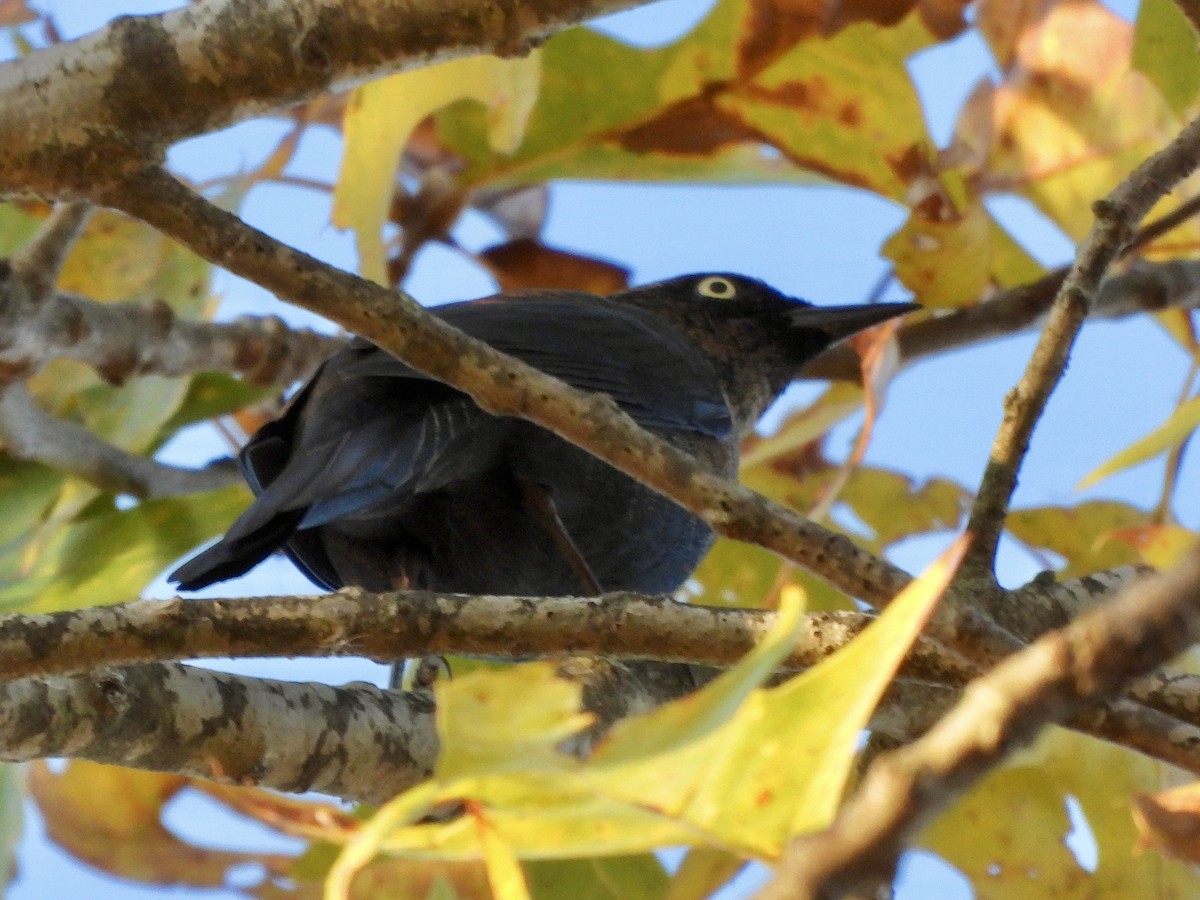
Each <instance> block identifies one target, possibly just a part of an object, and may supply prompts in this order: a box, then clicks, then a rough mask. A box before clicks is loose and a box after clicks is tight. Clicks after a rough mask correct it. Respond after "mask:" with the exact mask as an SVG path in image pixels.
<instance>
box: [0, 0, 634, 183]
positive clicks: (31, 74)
mask: <svg viewBox="0 0 1200 900" xmlns="http://www.w3.org/2000/svg"><path fill="white" fill-rule="evenodd" d="M640 2H644V0H568V2H564V0H261V2H257V3H251V4H247V3H242V2H240V0H208V2H206V3H203V4H199V5H188V6H185V7H184V8H182V9H177V10H173V11H171V12H167V13H162V14H160V15H153V16H125V17H122V18H119V19H116V20H114V21H113V22H111V23H110V24H109V25H108V26H107V27H105V28H102V29H100V30H98V31H96V32H93V33H92V34H89V35H87V36H85V37H83V38H80V39H78V40H75V41H69V42H64V43H59V44H53V45H51V46H50V47H47V48H45V49H43V50H40V51H38V52H37V53H35V54H31V55H28V56H24V57H20V58H18V59H15V60H12V61H11V62H7V63H5V64H3V65H0V94H2V95H3V96H4V98H5V102H4V103H3V104H0V190H3V191H7V192H29V191H36V192H40V193H41V194H43V195H44V196H66V195H71V194H75V195H86V194H87V192H88V191H89V190H90V186H91V185H94V184H95V183H96V182H97V180H98V179H99V180H103V179H104V178H112V179H118V178H120V177H121V176H122V173H124V172H127V171H128V168H129V166H130V165H131V164H137V163H145V162H149V161H156V160H158V159H160V158H161V155H162V152H163V149H164V148H165V147H166V146H167V145H169V144H171V143H174V142H175V141H178V140H181V139H182V138H186V137H191V136H193V135H197V134H201V133H206V132H210V131H216V130H218V129H220V128H223V127H225V126H227V125H230V124H232V123H234V122H238V121H241V120H244V119H246V118H249V117H252V116H255V115H259V114H261V113H262V112H264V111H266V110H269V109H278V108H280V107H283V106H287V105H290V104H295V103H300V102H302V101H304V100H307V99H310V98H312V97H315V96H317V95H319V94H321V93H324V92H326V91H329V90H334V89H339V88H346V87H349V86H352V85H354V84H356V83H359V82H363V81H366V80H369V79H371V78H376V77H379V76H381V75H386V74H389V73H391V72H398V71H401V70H403V69H408V68H416V67H419V66H424V65H428V64H430V63H434V62H439V61H442V60H445V59H449V58H452V57H456V56H467V55H472V54H478V53H493V54H495V55H497V56H513V55H519V54H522V53H525V52H527V51H528V50H529V49H530V48H531V47H533V46H535V45H536V44H538V43H539V42H540V41H542V40H544V39H545V38H547V37H549V36H550V35H551V34H553V33H554V32H556V31H560V30H562V29H563V28H566V27H568V26H570V25H574V24H577V23H578V22H581V21H583V20H585V19H589V18H592V17H594V16H598V15H602V14H605V13H610V12H616V11H617V10H620V9H626V8H629V7H631V6H637V5H639V3H640ZM247 47H253V48H254V52H253V53H252V54H249V55H248V54H247V53H246V48H247ZM266 73H269V75H270V77H266Z"/></svg>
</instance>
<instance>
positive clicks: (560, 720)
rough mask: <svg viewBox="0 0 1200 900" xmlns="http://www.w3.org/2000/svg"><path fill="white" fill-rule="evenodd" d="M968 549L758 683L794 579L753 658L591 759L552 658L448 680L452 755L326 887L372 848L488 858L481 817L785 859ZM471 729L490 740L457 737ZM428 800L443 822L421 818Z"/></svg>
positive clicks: (550, 852)
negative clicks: (830, 646) (794, 666)
mask: <svg viewBox="0 0 1200 900" xmlns="http://www.w3.org/2000/svg"><path fill="white" fill-rule="evenodd" d="M963 546H964V542H963V541H962V540H960V541H959V542H958V544H956V546H955V548H954V550H953V551H951V552H949V553H948V554H947V556H946V558H945V559H943V560H942V561H941V562H939V563H938V564H936V565H935V566H933V567H932V568H931V570H930V572H929V573H927V574H926V575H924V576H922V578H920V579H918V580H917V581H915V582H914V583H913V584H912V585H911V586H910V587H909V588H908V589H907V590H906V591H905V592H903V593H902V594H901V595H900V596H899V597H897V598H896V600H895V601H894V602H893V604H892V605H891V607H890V608H889V609H888V610H887V611H886V612H885V613H884V614H883V615H882V616H881V617H880V618H879V620H878V621H877V622H876V623H874V624H873V625H872V626H871V627H870V628H868V629H867V630H866V631H865V632H863V634H861V635H860V636H859V637H858V638H857V639H856V640H855V641H854V642H853V643H852V644H851V645H850V646H849V647H847V648H846V649H844V650H843V651H841V652H840V653H838V654H835V655H834V656H833V657H831V658H830V659H828V660H826V661H825V662H824V663H822V664H821V665H820V666H817V667H816V668H814V669H813V670H811V671H810V672H808V673H806V674H804V675H801V676H799V677H797V678H795V679H792V680H791V681H789V682H787V683H785V684H783V685H781V686H779V687H775V688H770V689H767V690H764V689H762V688H759V687H757V685H758V684H760V683H761V682H762V680H763V679H764V678H766V677H767V675H769V674H770V673H771V672H772V671H774V669H775V667H776V666H777V665H778V663H779V660H780V659H781V658H782V657H783V655H785V654H786V653H787V652H788V650H789V649H790V648H791V646H792V644H793V642H794V639H795V638H794V635H795V633H796V629H797V627H798V623H799V610H800V606H801V603H802V598H801V596H800V592H799V591H798V590H796V589H794V588H792V589H788V590H785V591H784V592H783V596H782V597H781V609H780V613H779V616H778V617H777V619H776V622H775V624H774V625H773V627H772V629H771V630H770V632H769V633H768V635H767V637H766V639H765V640H764V641H763V642H762V643H761V644H760V645H759V646H757V647H756V648H755V649H754V650H752V651H751V652H750V653H749V654H747V655H746V657H745V658H744V659H743V660H741V661H740V662H739V663H738V664H737V665H735V666H733V667H732V668H730V669H729V670H728V671H726V672H724V673H723V674H722V675H720V676H718V677H717V678H716V679H714V680H713V681H712V682H711V683H710V684H708V685H707V686H706V687H704V688H703V689H701V690H700V691H698V692H697V693H695V694H693V695H691V696H689V697H685V698H683V699H681V700H678V701H675V702H673V703H669V704H666V705H665V706H662V707H660V708H658V709H655V710H652V711H651V712H648V713H644V714H642V715H640V716H636V717H632V718H630V719H626V720H625V721H623V722H621V723H619V724H618V725H617V726H615V727H614V728H613V730H612V732H611V733H610V735H609V737H608V738H607V740H606V741H605V742H604V743H603V745H602V746H601V747H600V748H599V749H598V750H596V751H595V752H594V753H593V754H592V757H591V758H590V759H589V760H587V761H580V760H576V759H574V758H572V757H568V756H566V755H565V754H562V753H560V752H559V751H558V749H557V748H558V746H559V745H560V744H561V742H562V740H563V738H565V737H568V736H569V735H571V734H573V733H574V732H575V731H577V730H578V729H579V728H580V727H581V726H582V725H583V724H585V723H586V722H587V721H588V719H587V717H585V716H582V715H580V714H579V713H578V712H576V711H575V710H576V709H577V704H578V702H579V697H578V692H577V691H578V689H577V688H574V687H571V686H566V687H564V686H562V685H560V684H557V683H556V680H555V679H554V678H553V676H552V670H551V669H550V667H549V666H546V665H544V664H534V665H528V666H518V667H516V668H514V669H511V670H508V671H505V672H478V673H475V674H473V675H472V676H470V677H469V678H466V679H462V680H461V681H459V682H456V683H451V684H449V685H447V686H445V687H444V688H441V687H439V697H440V698H441V701H442V702H439V708H438V731H439V736H440V737H441V743H442V747H443V753H444V754H446V755H445V756H444V758H443V761H442V762H440V763H439V766H438V770H437V773H436V774H435V776H434V779H433V780H432V781H430V782H429V783H427V784H425V785H422V786H420V787H418V788H415V789H413V790H412V791H409V792H407V793H405V794H403V795H401V796H400V797H398V798H397V799H396V800H394V801H392V802H391V803H389V804H387V805H386V806H384V807H383V809H382V810H380V812H379V813H378V814H377V815H376V816H375V817H374V818H373V819H372V820H371V821H370V822H369V823H368V824H367V825H366V826H365V827H364V828H363V829H362V830H361V832H360V833H359V834H358V835H357V836H356V837H355V838H354V839H353V840H352V841H351V843H350V844H348V845H347V847H346V849H345V850H344V851H343V853H342V855H341V857H340V858H339V860H338V861H337V863H336V864H335V866H334V867H333V869H332V870H331V871H330V877H329V880H328V881H327V886H326V896H327V897H328V898H330V900H335V898H336V900H341V898H344V897H347V896H348V893H347V891H348V890H349V884H350V877H351V875H352V874H353V873H354V872H355V871H357V869H359V868H361V867H362V866H363V865H365V863H366V862H367V861H369V860H370V859H371V858H372V857H373V856H374V855H375V854H376V853H378V852H386V853H391V854H396V855H402V856H406V857H409V858H416V859H421V858H435V859H475V858H479V856H480V855H483V854H486V853H487V852H488V851H487V848H486V847H485V846H484V845H483V842H482V841H483V836H481V834H480V831H479V828H478V827H477V824H476V819H477V818H478V817H479V816H485V817H486V820H487V825H488V828H489V829H492V830H494V832H495V834H496V835H497V836H498V837H500V838H502V839H503V841H504V842H505V845H506V847H508V848H511V852H512V854H513V855H515V856H516V857H520V858H526V859H565V858H573V857H580V856H585V855H589V854H602V855H615V854H625V853H638V852H645V851H648V850H652V849H654V848H656V847H663V846H670V845H694V844H708V845H716V846H724V847H729V848H733V849H735V850H737V851H738V852H741V853H745V854H747V855H759V856H763V857H767V858H773V857H775V856H776V855H777V854H778V853H779V852H780V851H781V849H782V847H783V845H784V843H785V842H786V840H787V838H788V837H789V836H790V835H792V834H794V833H796V832H797V831H802V830H806V829H810V828H815V827H819V826H820V825H823V824H825V823H826V822H828V821H829V819H830V818H831V817H832V815H833V812H834V810H835V808H836V806H837V803H838V800H839V798H840V796H841V793H842V790H843V788H844V786H845V782H846V778H847V776H848V774H849V771H850V767H851V765H852V763H853V758H854V751H855V747H856V745H857V742H858V740H859V737H860V733H861V730H862V728H863V727H864V726H865V724H866V722H867V720H868V718H869V717H870V714H871V712H872V710H873V709H874V707H875V704H876V703H877V701H878V699H879V696H880V695H881V693H882V692H883V690H884V689H885V688H886V686H887V684H888V683H889V682H890V680H891V678H892V675H893V674H894V672H895V668H896V666H897V665H898V664H899V662H900V660H901V659H902V658H903V657H904V655H905V654H906V653H907V651H908V647H909V645H910V644H911V642H912V640H913V639H914V638H915V636H916V635H917V634H918V633H919V631H920V629H921V626H922V625H923V623H924V622H925V620H926V619H927V617H928V615H929V613H930V611H931V610H932V608H933V605H934V603H935V602H936V600H937V598H938V596H939V595H940V593H941V591H942V589H943V588H944V586H945V583H946V581H947V580H948V578H949V575H950V571H951V569H952V567H953V565H954V564H955V563H956V561H957V558H958V556H959V555H960V553H961V550H962V547H963ZM522 670H526V671H522ZM831 711H836V712H835V713H834V714H832V715H831ZM474 740H479V741H481V742H482V745H483V748H482V749H479V747H469V746H460V745H461V744H470V743H471V742H472V741H474ZM456 810H457V811H459V814H457V815H455V811H456ZM463 810H465V811H466V814H461V811H463ZM431 812H436V813H437V815H434V816H433V817H432V818H434V819H436V820H437V821H435V822H433V823H432V824H414V823H416V822H418V821H420V820H421V819H423V818H425V817H427V816H429V814H430V813H431ZM514 890H515V888H514Z"/></svg>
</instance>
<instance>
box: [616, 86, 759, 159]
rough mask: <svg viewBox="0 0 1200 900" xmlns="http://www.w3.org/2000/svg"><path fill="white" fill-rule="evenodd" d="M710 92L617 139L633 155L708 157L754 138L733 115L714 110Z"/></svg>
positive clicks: (657, 116) (682, 103) (667, 108)
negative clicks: (722, 149)
mask: <svg viewBox="0 0 1200 900" xmlns="http://www.w3.org/2000/svg"><path fill="white" fill-rule="evenodd" d="M714 96H715V95H714V94H713V93H711V92H710V93H705V94H702V95H700V96H698V97H689V98H688V99H686V100H681V101H680V102H678V103H675V104H673V105H671V106H668V107H666V108H665V109H664V110H663V111H662V112H660V113H659V114H658V115H656V116H654V117H653V118H651V119H650V120H649V121H646V122H644V123H642V124H640V125H638V126H636V127H634V128H631V129H629V130H628V131H626V132H625V133H624V134H623V135H621V137H620V142H621V146H622V147H623V148H624V149H626V150H632V151H633V152H634V153H662V154H667V155H678V156H689V155H690V156H709V155H711V154H713V153H715V152H716V151H717V150H719V149H720V148H722V147H725V146H728V145H730V144H738V143H742V142H743V141H752V140H757V139H758V133H757V132H756V131H754V129H752V128H750V127H749V126H748V125H746V124H745V123H744V122H742V121H741V120H740V119H738V118H737V117H736V116H734V115H731V114H730V113H727V112H725V111H724V110H721V109H718V108H717V107H716V106H715V105H714V103H713V97H714Z"/></svg>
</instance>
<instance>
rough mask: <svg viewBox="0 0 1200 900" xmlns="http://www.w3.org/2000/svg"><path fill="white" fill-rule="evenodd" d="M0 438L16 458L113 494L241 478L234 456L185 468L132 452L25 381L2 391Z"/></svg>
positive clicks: (194, 487)
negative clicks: (53, 411)
mask: <svg viewBox="0 0 1200 900" xmlns="http://www.w3.org/2000/svg"><path fill="white" fill-rule="evenodd" d="M0 440H3V442H4V448H5V449H6V450H7V451H8V452H9V453H10V454H12V455H13V456H14V457H16V458H17V459H25V460H31V461H33V462H39V463H43V464H44V465H47V466H51V467H52V468H55V469H58V470H59V471H62V472H69V473H70V474H72V475H75V476H78V477H79V478H82V479H84V480H85V481H89V482H91V483H92V484H94V485H96V486H97V487H99V488H102V489H103V490H106V491H109V492H110V493H113V494H129V495H132V496H134V497H139V498H148V497H171V496H175V495H178V494H193V493H196V492H198V491H211V490H215V489H216V488H219V487H226V486H228V485H230V484H237V483H239V482H240V481H241V475H240V474H239V473H238V469H237V466H236V465H235V464H234V463H233V462H232V461H231V460H222V461H219V462H216V463H213V464H211V465H209V466H206V467H205V468H203V469H184V468H180V467H178V466H169V465H166V464H164V463H160V462H155V461H154V460H153V459H149V458H147V457H145V456H137V455H136V454H133V453H127V452H126V451H124V450H122V449H121V448H119V447H115V446H113V445H112V444H110V443H108V442H107V441H104V440H102V439H101V438H99V437H97V436H96V435H94V434H92V432H90V431H89V430H88V429H86V428H84V427H82V426H81V425H76V424H75V423H74V422H68V421H66V420H64V419H59V418H57V417H55V416H52V415H50V414H49V413H47V412H45V411H44V410H43V409H42V408H41V407H39V406H38V405H37V403H35V402H34V399H33V397H31V396H30V394H29V391H28V389H26V387H25V385H24V384H22V383H16V384H10V385H9V386H8V387H7V388H4V390H3V392H0Z"/></svg>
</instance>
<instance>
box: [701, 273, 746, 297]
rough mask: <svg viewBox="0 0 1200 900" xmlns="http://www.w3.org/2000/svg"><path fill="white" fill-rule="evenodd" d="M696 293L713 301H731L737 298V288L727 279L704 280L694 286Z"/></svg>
mask: <svg viewBox="0 0 1200 900" xmlns="http://www.w3.org/2000/svg"><path fill="white" fill-rule="evenodd" d="M696 293H697V294H699V295H700V296H701V297H712V298H713V299H714V300H732V299H733V298H734V297H736V296H737V288H736V287H735V286H734V284H733V282H732V281H730V280H729V279H728V278H705V279H704V280H703V281H701V282H700V283H699V284H698V285H696Z"/></svg>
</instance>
